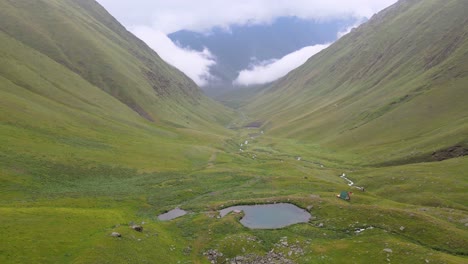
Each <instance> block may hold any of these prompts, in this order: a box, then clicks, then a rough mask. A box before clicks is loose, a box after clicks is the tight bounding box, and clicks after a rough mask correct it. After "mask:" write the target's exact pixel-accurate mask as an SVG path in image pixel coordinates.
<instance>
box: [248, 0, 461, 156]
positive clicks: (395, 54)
mask: <svg viewBox="0 0 468 264" xmlns="http://www.w3.org/2000/svg"><path fill="white" fill-rule="evenodd" d="M467 12H468V5H467V4H466V2H465V1H463V0H450V1H441V0H430V1H415V0H402V1H400V2H399V3H397V4H395V5H394V6H392V7H390V8H387V9H386V10H384V11H382V12H381V13H379V14H378V15H375V16H374V17H373V18H372V19H370V21H368V22H367V23H365V24H364V25H362V26H361V27H359V28H358V29H355V30H353V32H351V33H350V34H348V35H346V36H345V37H343V38H342V39H340V40H339V41H338V42H336V43H335V44H333V45H332V46H330V47H329V48H328V49H326V50H324V51H322V52H321V53H319V54H317V55H316V56H314V57H312V58H310V59H309V60H308V62H307V63H305V64H304V65H303V66H301V67H300V68H298V69H296V70H294V71H292V72H291V73H290V74H289V75H287V76H286V77H284V78H282V79H281V80H280V81H278V82H276V83H275V84H274V85H272V86H271V87H270V88H269V89H267V90H266V91H264V92H263V93H262V94H260V95H259V96H257V97H256V100H254V101H253V103H251V104H250V105H249V106H248V107H247V111H248V112H252V113H253V114H254V115H255V116H256V117H257V118H258V119H260V120H262V121H264V126H265V128H268V129H269V130H271V132H273V133H274V134H275V135H280V136H287V137H292V138H298V139H303V140H311V141H314V142H317V143H320V144H323V145H324V146H326V147H328V148H332V149H335V150H340V151H352V152H353V153H359V155H362V156H364V157H366V161H365V162H368V163H381V162H382V163H388V162H390V163H391V162H410V161H418V160H419V161H421V160H425V161H429V160H431V154H432V153H433V152H434V151H437V150H443V149H445V148H448V147H451V146H454V145H459V144H460V145H464V146H465V147H466V146H467V145H468V104H467V103H466V102H467V101H468V90H467V83H468V26H467V25H468V18H467V17H466V13H467Z"/></svg>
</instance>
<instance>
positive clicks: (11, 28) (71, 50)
mask: <svg viewBox="0 0 468 264" xmlns="http://www.w3.org/2000/svg"><path fill="white" fill-rule="evenodd" d="M0 4H1V8H0V10H1V11H0V12H1V16H0V17H1V18H0V24H1V26H0V27H1V30H2V32H3V33H4V34H5V35H8V36H9V37H10V38H12V39H14V40H15V41H18V42H21V43H22V44H23V45H24V46H27V47H28V48H31V49H33V50H35V51H37V52H39V53H41V54H42V55H45V56H47V57H48V58H50V59H51V60H53V61H54V62H56V63H58V64H61V65H62V66H63V67H64V68H65V69H67V70H69V71H71V72H73V73H75V74H77V75H79V76H80V77H81V78H83V79H84V80H86V81H87V82H88V83H89V84H90V85H93V86H95V87H97V88H99V89H100V90H102V91H104V92H106V93H107V94H109V95H111V96H112V97H114V98H116V99H117V100H119V101H120V102H122V103H124V104H125V105H127V106H128V107H129V108H131V109H132V110H133V111H135V112H137V113H138V114H139V115H140V116H142V117H143V118H145V119H147V120H149V121H153V122H156V123H158V122H162V123H164V122H165V121H170V122H176V123H177V124H178V125H181V126H187V123H189V122H192V124H190V125H188V127H190V126H196V125H197V124H198V125H200V124H202V125H204V126H206V125H207V124H209V123H213V122H216V121H218V120H216V119H222V118H223V111H224V110H223V109H222V108H221V107H220V106H219V105H216V104H215V103H214V102H211V101H209V100H207V99H206V98H205V97H204V96H203V95H202V93H201V91H200V90H199V89H198V87H197V86H196V85H195V83H194V82H193V81H191V80H190V79H189V78H187V77H186V76H185V75H184V74H183V73H181V72H180V71H178V70H176V69H175V68H173V67H172V66H170V65H168V64H166V63H165V62H163V61H162V60H161V59H160V58H159V56H158V55H157V54H156V53H155V52H154V51H152V50H151V49H150V48H149V47H147V46H146V45H145V44H144V43H143V42H142V41H140V40H139V39H137V38H136V37H134V36H133V35H132V34H130V33H129V32H127V31H126V29H125V28H124V27H123V26H121V25H120V24H119V23H118V22H117V21H116V20H115V19H113V18H112V17H111V16H110V15H109V14H108V13H107V12H106V11H105V10H104V9H103V8H102V7H101V6H99V5H98V4H97V3H96V2H95V1H92V0H79V1H34V2H30V1H2V2H1V3H0ZM13 81H14V80H13ZM194 109H198V110H195V111H194ZM213 109H216V111H214V112H215V113H218V114H219V115H217V116H216V115H213V114H211V113H213V111H212V110H213ZM225 114H226V113H224V115H225ZM225 117H226V116H224V118H225Z"/></svg>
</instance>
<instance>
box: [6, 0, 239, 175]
mask: <svg viewBox="0 0 468 264" xmlns="http://www.w3.org/2000/svg"><path fill="white" fill-rule="evenodd" d="M0 29H1V31H0V40H1V43H2V47H1V49H0V121H1V126H2V129H1V135H2V136H1V138H0V141H1V143H2V144H1V147H0V149H1V150H2V155H5V157H8V158H10V157H11V156H12V155H16V156H18V157H21V156H22V155H26V156H28V157H42V158H44V159H45V160H54V161H61V162H65V163H68V162H71V161H74V162H75V163H79V162H77V161H76V160H80V159H84V160H88V161H94V162H96V163H100V162H104V163H106V162H107V163H110V164H119V165H124V164H131V163H134V162H139V163H146V164H147V165H148V164H150V163H153V164H152V165H151V166H150V167H153V168H160V169H169V168H182V167H185V165H188V164H189V163H192V161H190V159H189V158H187V157H184V155H182V154H181V153H183V152H184V151H185V150H184V148H186V149H190V147H189V146H187V147H184V144H185V143H187V142H185V143H183V141H184V140H186V141H188V142H196V141H197V140H198V139H200V138H202V139H207V140H208V139H210V138H216V136H213V135H212V133H214V134H219V133H221V132H222V133H224V132H225V131H224V128H223V126H224V124H225V123H227V122H228V121H229V119H230V115H231V113H230V112H229V111H228V110H226V109H225V108H223V107H222V106H221V105H220V104H218V103H215V102H213V101H212V100H210V99H208V98H207V97H205V96H204V95H203V94H202V93H201V92H200V90H199V89H198V87H197V86H196V85H195V84H194V83H193V82H192V81H191V80H190V79H189V78H187V77H186V76H185V75H184V74H182V73H181V72H180V71H178V70H176V69H175V68H173V67H172V66H170V65H168V64H166V63H165V62H163V61H162V60H161V59H160V58H159V57H158V55H157V54H156V53H154V52H153V51H152V50H151V49H150V48H148V47H147V46H146V45H145V44H144V43H143V42H141V41H140V40H138V39H137V38H136V37H134V36H133V35H131V34H130V33H128V32H127V31H126V30H125V29H124V28H123V27H122V26H121V25H120V24H118V22H117V21H115V20H114V19H113V18H112V17H111V16H110V15H109V14H107V12H106V11H105V10H104V9H103V8H102V7H101V6H99V5H98V4H97V3H96V2H95V1H88V0H79V1H33V2H31V1H0ZM200 131H204V132H203V133H201V132H200ZM215 140H216V139H215ZM201 142H204V141H203V140H201ZM204 143H206V142H204ZM189 144H191V143H189ZM158 148H159V149H160V150H161V151H154V149H158ZM164 150H167V151H169V152H165V151H164ZM170 151H173V153H172V152H170ZM205 151H206V152H207V154H205V155H207V156H209V153H210V152H211V150H205ZM126 153H133V158H132V159H129V158H127V157H126V156H127V155H126ZM175 153H179V154H177V157H179V158H180V160H185V161H186V162H187V164H185V165H184V164H183V162H179V161H180V160H179V159H178V158H177V159H176V158H175V157H173V155H176V154H175ZM171 155H172V156H171ZM148 156H152V157H154V159H156V160H161V161H163V160H164V161H167V162H166V163H165V165H162V163H154V162H151V161H150V160H148V159H146V157H148ZM101 158H102V159H101ZM207 158H208V157H207ZM143 167H145V166H143ZM190 167H191V165H190Z"/></svg>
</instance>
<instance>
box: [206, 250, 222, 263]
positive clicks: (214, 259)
mask: <svg viewBox="0 0 468 264" xmlns="http://www.w3.org/2000/svg"><path fill="white" fill-rule="evenodd" d="M203 255H204V256H206V257H207V258H208V260H209V261H210V262H211V263H218V258H220V257H222V256H223V253H221V252H218V251H217V250H216V249H209V250H208V251H206V252H205V253H203Z"/></svg>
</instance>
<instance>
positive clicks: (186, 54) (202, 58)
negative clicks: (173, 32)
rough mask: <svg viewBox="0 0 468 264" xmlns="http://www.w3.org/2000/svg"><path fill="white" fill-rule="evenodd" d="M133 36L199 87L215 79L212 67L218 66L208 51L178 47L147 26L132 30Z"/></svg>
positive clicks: (159, 32) (163, 34) (162, 34)
mask: <svg viewBox="0 0 468 264" xmlns="http://www.w3.org/2000/svg"><path fill="white" fill-rule="evenodd" d="M130 30H131V31H132V33H133V34H135V35H136V36H137V37H139V38H140V39H141V40H143V41H144V42H146V44H148V46H150V47H151V48H152V49H153V50H154V51H156V52H157V53H158V55H159V56H160V57H161V58H162V59H163V60H165V61H166V62H167V63H169V64H171V65H172V66H174V67H176V68H178V69H179V70H181V71H182V72H184V73H185V74H187V76H189V77H190V78H191V79H192V80H193V81H195V83H197V84H198V85H199V86H203V85H205V84H207V82H208V81H209V80H210V79H212V78H213V77H212V76H211V75H210V72H209V71H210V66H212V65H214V64H216V61H215V59H214V57H213V55H212V54H211V53H210V51H209V50H208V49H204V50H203V51H201V52H200V51H196V50H191V49H186V48H182V47H180V46H178V45H177V44H175V43H174V42H172V40H171V39H169V37H167V35H166V34H165V33H163V32H162V31H159V30H155V29H153V28H151V27H147V26H139V27H134V28H131V29H130Z"/></svg>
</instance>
